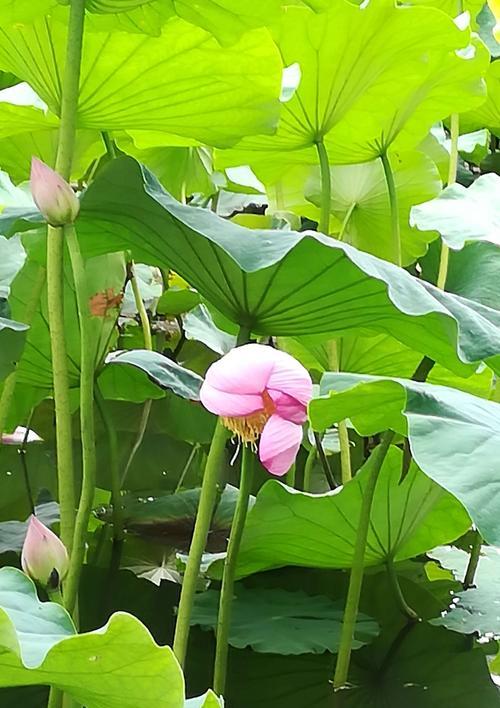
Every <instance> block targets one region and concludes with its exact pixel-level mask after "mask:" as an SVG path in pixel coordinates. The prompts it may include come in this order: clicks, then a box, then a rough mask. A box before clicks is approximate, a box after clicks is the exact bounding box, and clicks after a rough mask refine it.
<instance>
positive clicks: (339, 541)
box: [237, 447, 470, 577]
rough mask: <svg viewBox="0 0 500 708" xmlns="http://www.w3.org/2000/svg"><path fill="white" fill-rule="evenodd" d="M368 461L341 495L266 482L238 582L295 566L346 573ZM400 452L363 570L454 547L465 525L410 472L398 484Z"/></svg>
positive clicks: (378, 499)
mask: <svg viewBox="0 0 500 708" xmlns="http://www.w3.org/2000/svg"><path fill="white" fill-rule="evenodd" d="M370 464H371V463H370V461H368V462H367V463H366V464H365V465H364V467H363V468H362V469H361V470H360V471H359V472H358V473H357V474H356V476H355V478H354V479H353V480H352V481H351V482H349V483H348V484H347V485H346V486H344V487H343V488H342V489H341V490H340V491H335V492H329V493H327V494H318V495H311V494H303V493H300V492H297V491H296V490H293V489H289V488H288V487H285V486H284V485H283V484H281V483H279V482H276V481H269V482H267V483H266V484H265V485H264V487H263V488H262V489H261V490H260V492H259V493H258V495H257V498H256V502H255V505H254V507H253V508H252V510H251V511H250V513H249V515H248V519H247V523H246V526H245V531H244V534H243V540H242V544H241V549H240V553H239V556H238V571H237V572H238V575H239V576H240V577H243V576H245V575H250V574H251V573H255V572H257V571H260V570H264V569H267V568H276V567H279V566H284V565H300V566H306V567H313V568H349V567H350V566H351V563H352V557H353V549H354V545H355V540H356V529H357V519H358V518H359V514H360V508H361V501H362V492H363V489H364V487H365V485H366V482H367V479H368V476H369V474H370V470H369V467H370ZM401 466H402V452H401V451H400V450H399V449H398V448H395V447H393V448H391V449H390V451H389V454H388V457H387V458H386V461H385V463H384V465H383V467H382V470H381V473H380V478H379V482H378V485H377V488H376V492H375V499H374V503H373V509H372V514H371V524H370V531H369V534H368V545H367V551H366V556H365V563H366V564H367V565H379V564H380V563H384V562H385V561H386V560H387V559H388V558H391V557H392V558H394V559H395V560H404V559H406V558H412V557H413V556H416V555H418V554H419V553H423V552H425V551H426V550H429V549H431V548H433V547H434V545H435V544H436V539H437V538H439V537H445V538H447V539H448V541H451V540H453V539H455V538H457V537H458V536H460V535H461V534H462V533H464V532H465V531H466V530H467V528H468V527H469V526H470V521H469V518H468V516H467V514H466V512H465V511H464V509H463V507H462V506H461V504H460V503H459V502H457V500H456V499H454V498H453V497H452V496H451V494H448V493H447V492H445V491H444V490H443V489H441V487H439V486H438V485H437V484H435V483H434V482H432V481H431V480H430V479H428V478H427V477H426V476H425V475H424V474H423V473H422V472H420V471H419V470H418V469H417V468H416V467H415V466H412V468H411V469H410V471H409V473H408V474H407V475H406V477H405V478H404V479H403V480H401Z"/></svg>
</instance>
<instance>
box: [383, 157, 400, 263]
mask: <svg viewBox="0 0 500 708" xmlns="http://www.w3.org/2000/svg"><path fill="white" fill-rule="evenodd" d="M380 159H381V161H382V166H383V168H384V175H385V181H386V184H387V191H388V194H389V206H390V210H391V231H392V246H393V249H394V260H395V262H396V265H398V266H400V265H401V229H400V224H399V209H398V194H397V191H396V184H395V182H394V173H393V171H392V167H391V161H390V160H389V156H388V154H387V151H386V150H384V151H383V152H382V153H381V155H380Z"/></svg>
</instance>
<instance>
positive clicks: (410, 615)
mask: <svg viewBox="0 0 500 708" xmlns="http://www.w3.org/2000/svg"><path fill="white" fill-rule="evenodd" d="M386 568H387V575H388V577H389V581H390V583H391V587H392V590H393V592H394V597H395V599H396V602H397V603H398V605H399V609H400V610H401V613H402V614H403V615H404V616H405V617H406V618H407V619H408V620H409V621H410V622H417V621H418V615H417V613H416V612H415V610H414V609H413V608H411V607H410V605H409V604H408V603H407V602H406V599H405V596H404V595H403V591H402V590H401V585H400V583H399V578H398V574H397V573H396V568H395V567H394V560H393V559H392V558H388V559H387V561H386Z"/></svg>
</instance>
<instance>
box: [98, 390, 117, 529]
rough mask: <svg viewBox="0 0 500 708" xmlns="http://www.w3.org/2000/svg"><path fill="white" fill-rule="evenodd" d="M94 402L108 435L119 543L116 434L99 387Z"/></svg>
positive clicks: (112, 498) (114, 516)
mask: <svg viewBox="0 0 500 708" xmlns="http://www.w3.org/2000/svg"><path fill="white" fill-rule="evenodd" d="M96 402H97V407H98V409H99V413H100V416H101V419H102V422H103V423H104V427H105V428H106V434H107V436H108V448H109V472H110V477H111V500H112V503H113V542H118V543H119V542H121V541H122V540H123V506H122V502H121V484H120V463H119V454H118V436H117V434H116V428H115V426H114V424H113V420H112V418H111V416H110V415H109V413H108V411H107V410H106V402H105V400H104V398H103V396H102V394H101V392H100V391H99V388H97V389H96Z"/></svg>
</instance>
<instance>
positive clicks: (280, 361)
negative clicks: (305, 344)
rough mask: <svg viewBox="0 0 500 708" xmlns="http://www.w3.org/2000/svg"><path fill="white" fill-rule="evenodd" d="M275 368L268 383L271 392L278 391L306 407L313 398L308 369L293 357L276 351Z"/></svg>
mask: <svg viewBox="0 0 500 708" xmlns="http://www.w3.org/2000/svg"><path fill="white" fill-rule="evenodd" d="M274 352H275V356H274V368H273V371H272V373H271V375H270V376H269V378H268V381H267V388H268V389H269V392H271V391H277V392H280V393H284V394H286V395H287V396H290V397H291V398H295V399H296V400H297V401H298V402H299V403H301V404H302V405H303V406H306V405H307V404H308V403H309V401H310V400H311V397H312V381H311V377H310V376H309V373H308V371H307V369H305V368H304V367H303V366H302V364H300V363H299V362H298V361H297V360H296V359H294V358H293V356H290V354H287V353H286V352H282V351H279V350H277V349H275V350H274Z"/></svg>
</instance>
